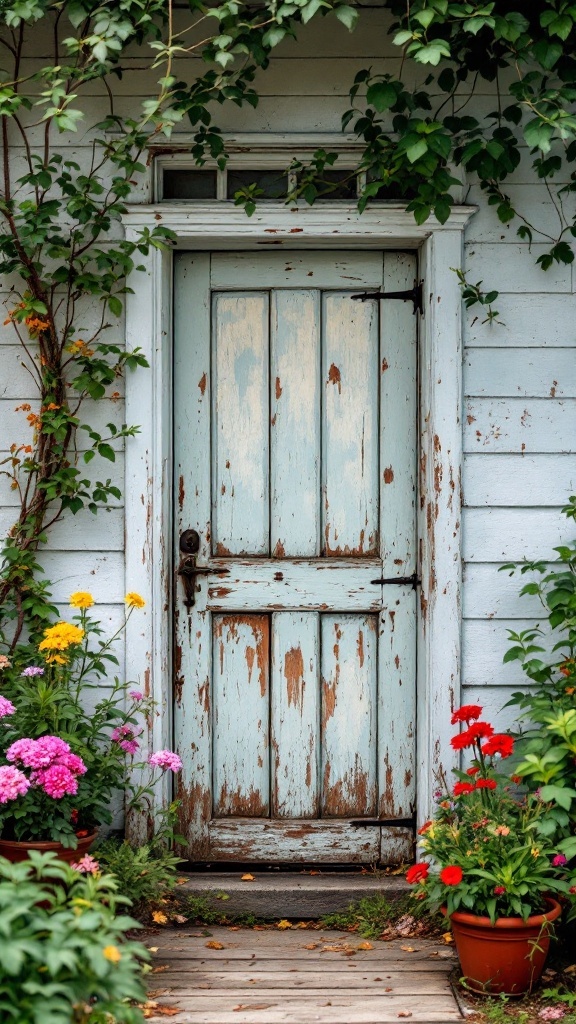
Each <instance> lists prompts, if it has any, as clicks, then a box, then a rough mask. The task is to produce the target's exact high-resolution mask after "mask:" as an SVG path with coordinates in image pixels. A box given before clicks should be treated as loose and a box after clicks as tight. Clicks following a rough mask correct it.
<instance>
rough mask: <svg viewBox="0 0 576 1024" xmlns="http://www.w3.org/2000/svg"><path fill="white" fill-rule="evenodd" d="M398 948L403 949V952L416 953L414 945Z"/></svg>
mask: <svg viewBox="0 0 576 1024" xmlns="http://www.w3.org/2000/svg"><path fill="white" fill-rule="evenodd" d="M400 949H403V950H404V952H405V953H416V952H417V951H416V950H415V949H414V946H400Z"/></svg>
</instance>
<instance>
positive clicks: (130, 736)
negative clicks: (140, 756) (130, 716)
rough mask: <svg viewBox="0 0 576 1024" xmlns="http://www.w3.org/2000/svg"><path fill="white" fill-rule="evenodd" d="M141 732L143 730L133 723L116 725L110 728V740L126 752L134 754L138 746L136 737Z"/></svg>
mask: <svg viewBox="0 0 576 1024" xmlns="http://www.w3.org/2000/svg"><path fill="white" fill-rule="evenodd" d="M142 732H143V730H142V729H138V728H137V727H136V726H135V725H128V724H126V725H117V726H116V728H115V729H113V730H112V737H111V738H112V742H113V743H117V744H118V746H119V747H120V748H121V750H125V751H126V753H127V754H135V753H136V751H137V750H138V746H139V744H138V740H137V737H138V736H140V734H141V733H142Z"/></svg>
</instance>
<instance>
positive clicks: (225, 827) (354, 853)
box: [207, 818, 414, 864]
mask: <svg viewBox="0 0 576 1024" xmlns="http://www.w3.org/2000/svg"><path fill="white" fill-rule="evenodd" d="M207 845H208V849H209V852H208V858H207V859H209V860H225V861H227V860H235V861H241V862H242V861H244V862H254V863H256V862H259V861H262V862H278V863H282V862H284V863H285V862H295V863H306V864H322V863H324V864H338V863H341V864H377V863H382V864H399V863H401V862H402V861H403V860H408V859H410V858H411V856H412V852H413V845H414V837H413V834H412V831H411V830H410V829H408V828H381V827H380V826H378V825H374V826H367V827H366V828H358V827H357V826H355V825H353V824H351V822H349V821H329V820H326V819H322V820H320V821H304V820H300V821H297V820H294V821H263V820H262V819H261V818H260V819H258V818H226V819H213V820H212V821H210V822H209V824H208V844H207Z"/></svg>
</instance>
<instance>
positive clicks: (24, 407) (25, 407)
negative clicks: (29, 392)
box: [14, 402, 32, 412]
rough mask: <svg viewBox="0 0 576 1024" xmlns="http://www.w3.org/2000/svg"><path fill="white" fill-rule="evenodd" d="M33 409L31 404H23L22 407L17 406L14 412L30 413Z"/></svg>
mask: <svg viewBox="0 0 576 1024" xmlns="http://www.w3.org/2000/svg"><path fill="white" fill-rule="evenodd" d="M31 408H32V406H31V405H30V402H23V403H22V405H17V406H16V408H15V410H14V411H15V412H30V409H31Z"/></svg>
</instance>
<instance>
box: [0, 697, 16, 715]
mask: <svg viewBox="0 0 576 1024" xmlns="http://www.w3.org/2000/svg"><path fill="white" fill-rule="evenodd" d="M15 711H16V708H15V707H14V705H13V703H12V701H11V700H8V698H7V697H0V718H6V715H13V714H14V713H15Z"/></svg>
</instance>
